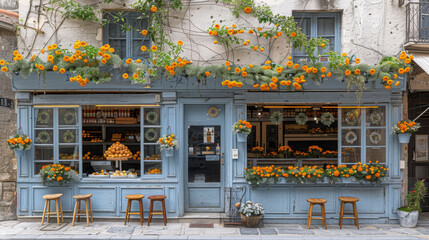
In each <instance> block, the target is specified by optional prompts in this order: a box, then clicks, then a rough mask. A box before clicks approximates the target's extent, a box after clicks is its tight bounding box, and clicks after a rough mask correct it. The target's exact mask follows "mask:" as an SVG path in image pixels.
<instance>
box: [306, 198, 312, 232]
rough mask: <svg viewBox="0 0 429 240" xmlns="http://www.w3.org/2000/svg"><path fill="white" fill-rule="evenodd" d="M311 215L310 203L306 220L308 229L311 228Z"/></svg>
mask: <svg viewBox="0 0 429 240" xmlns="http://www.w3.org/2000/svg"><path fill="white" fill-rule="evenodd" d="M312 214H313V203H310V208H309V209H308V219H307V227H308V229H310V226H311V217H312Z"/></svg>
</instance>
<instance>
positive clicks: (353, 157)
mask: <svg viewBox="0 0 429 240" xmlns="http://www.w3.org/2000/svg"><path fill="white" fill-rule="evenodd" d="M341 157H342V159H341V162H343V163H358V162H360V147H357V148H355V147H354V148H350V147H345V148H344V147H343V148H342V152H341Z"/></svg>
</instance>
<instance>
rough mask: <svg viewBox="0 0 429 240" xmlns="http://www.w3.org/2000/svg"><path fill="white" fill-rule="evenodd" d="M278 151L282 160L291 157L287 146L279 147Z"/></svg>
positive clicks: (291, 152)
mask: <svg viewBox="0 0 429 240" xmlns="http://www.w3.org/2000/svg"><path fill="white" fill-rule="evenodd" d="M278 151H279V153H280V154H281V155H283V157H284V158H289V157H292V154H293V150H292V148H290V147H289V146H281V147H279V150H278Z"/></svg>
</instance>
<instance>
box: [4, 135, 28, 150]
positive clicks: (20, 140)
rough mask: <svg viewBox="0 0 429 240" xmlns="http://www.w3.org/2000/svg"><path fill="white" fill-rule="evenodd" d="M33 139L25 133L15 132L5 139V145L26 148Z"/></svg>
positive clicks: (13, 147)
mask: <svg viewBox="0 0 429 240" xmlns="http://www.w3.org/2000/svg"><path fill="white" fill-rule="evenodd" d="M32 142H33V141H32V140H31V139H30V138H29V137H28V136H27V135H25V134H21V135H19V134H15V135H14V136H11V137H10V138H9V139H8V140H7V145H8V146H9V148H10V149H12V150H28V149H30V148H31V143H32Z"/></svg>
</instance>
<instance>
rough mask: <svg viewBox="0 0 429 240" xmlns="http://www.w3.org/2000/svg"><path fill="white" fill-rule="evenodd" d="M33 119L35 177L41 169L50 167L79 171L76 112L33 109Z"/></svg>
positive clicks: (59, 109) (73, 110) (75, 110)
mask: <svg viewBox="0 0 429 240" xmlns="http://www.w3.org/2000/svg"><path fill="white" fill-rule="evenodd" d="M34 115H35V116H34V119H35V124H34V126H35V127H34V136H35V137H34V162H35V167H34V174H35V175H37V174H38V173H39V171H40V169H41V167H42V166H43V165H46V164H53V163H60V164H64V165H68V166H70V167H72V168H73V169H76V170H78V167H79V154H80V152H79V142H80V135H79V134H78V132H79V116H78V108H75V107H70V108H35V109H34Z"/></svg>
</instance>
